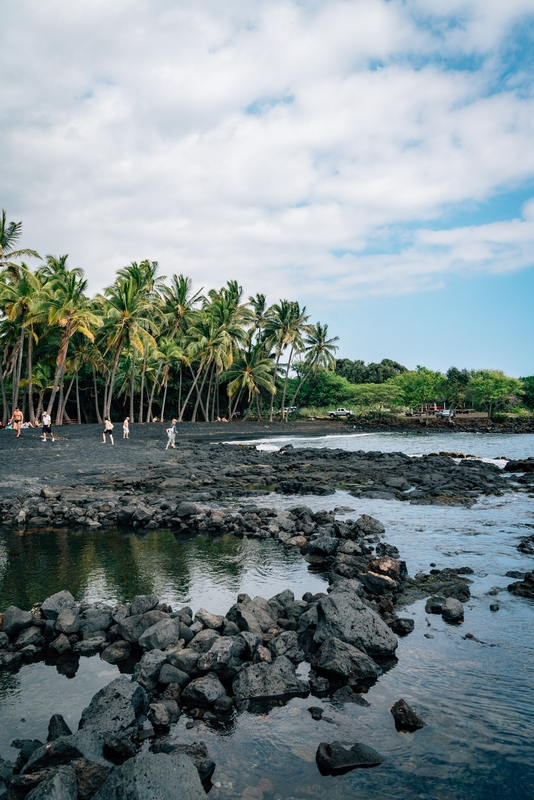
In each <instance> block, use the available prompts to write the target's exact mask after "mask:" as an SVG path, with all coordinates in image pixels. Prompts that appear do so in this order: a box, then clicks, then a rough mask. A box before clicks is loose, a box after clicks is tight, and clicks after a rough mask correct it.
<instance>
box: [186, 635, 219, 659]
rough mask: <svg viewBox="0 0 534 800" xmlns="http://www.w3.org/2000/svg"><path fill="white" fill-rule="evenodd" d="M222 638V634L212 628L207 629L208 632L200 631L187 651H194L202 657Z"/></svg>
mask: <svg viewBox="0 0 534 800" xmlns="http://www.w3.org/2000/svg"><path fill="white" fill-rule="evenodd" d="M220 638H221V634H220V633H217V631H214V630H213V629H211V628H206V630H203V631H199V632H198V633H197V635H196V636H195V637H194V639H192V640H191V641H190V642H189V644H188V645H187V649H188V650H193V651H194V652H195V653H198V654H199V655H202V654H203V653H207V652H208V650H211V647H212V646H213V644H214V642H216V641H217V640H218V639H220Z"/></svg>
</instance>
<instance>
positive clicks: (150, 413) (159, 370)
mask: <svg viewBox="0 0 534 800" xmlns="http://www.w3.org/2000/svg"><path fill="white" fill-rule="evenodd" d="M162 366H163V361H160V362H159V364H158V371H157V372H156V377H155V378H154V383H153V384H152V391H151V392H150V400H149V403H148V409H147V412H146V421H147V422H150V420H151V419H152V403H153V402H154V392H155V391H156V384H157V382H158V378H159V373H160V372H161V367H162Z"/></svg>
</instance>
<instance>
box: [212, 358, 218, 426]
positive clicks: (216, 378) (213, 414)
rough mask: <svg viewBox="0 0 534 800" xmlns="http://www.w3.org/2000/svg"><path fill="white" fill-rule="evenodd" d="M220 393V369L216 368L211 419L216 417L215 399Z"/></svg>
mask: <svg viewBox="0 0 534 800" xmlns="http://www.w3.org/2000/svg"><path fill="white" fill-rule="evenodd" d="M218 393H219V370H218V369H216V370H215V386H214V387H213V403H212V404H211V419H212V420H213V419H215V399H216V397H217V395H218Z"/></svg>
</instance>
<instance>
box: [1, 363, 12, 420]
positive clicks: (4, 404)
mask: <svg viewBox="0 0 534 800" xmlns="http://www.w3.org/2000/svg"><path fill="white" fill-rule="evenodd" d="M0 391H1V392H2V407H3V408H2V423H3V424H4V425H6V424H7V421H8V419H9V418H10V416H11V414H10V413H9V406H8V404H7V395H6V385H5V383H4V370H3V369H2V363H1V361H0Z"/></svg>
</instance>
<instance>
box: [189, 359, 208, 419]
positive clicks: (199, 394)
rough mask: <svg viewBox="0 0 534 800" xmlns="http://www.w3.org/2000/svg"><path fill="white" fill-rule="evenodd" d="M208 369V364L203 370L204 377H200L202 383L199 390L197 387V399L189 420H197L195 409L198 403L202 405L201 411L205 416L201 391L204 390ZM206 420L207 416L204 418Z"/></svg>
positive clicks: (196, 409)
mask: <svg viewBox="0 0 534 800" xmlns="http://www.w3.org/2000/svg"><path fill="white" fill-rule="evenodd" d="M209 371H210V369H209V366H208V367H206V370H205V372H204V377H203V378H202V385H201V387H200V391H199V390H198V388H197V401H196V403H195V407H194V409H193V416H192V417H191V422H196V421H197V411H198V406H199V404H200V406H201V407H202V411H203V412H204V417H206V409H205V408H204V404H203V403H202V392H203V391H204V384H205V383H206V378H207V377H208V372H209ZM206 422H207V418H206Z"/></svg>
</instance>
